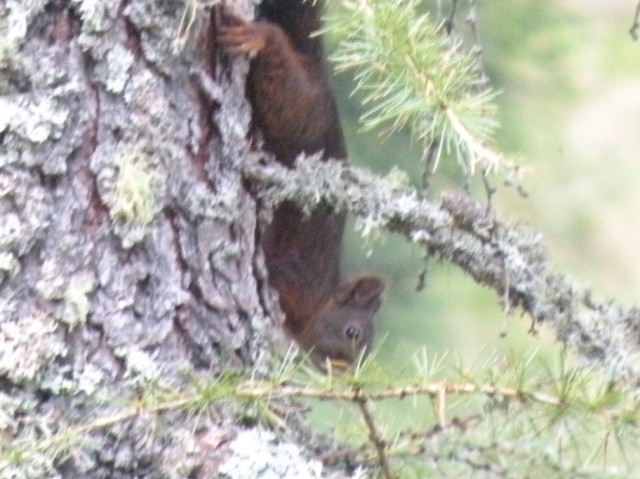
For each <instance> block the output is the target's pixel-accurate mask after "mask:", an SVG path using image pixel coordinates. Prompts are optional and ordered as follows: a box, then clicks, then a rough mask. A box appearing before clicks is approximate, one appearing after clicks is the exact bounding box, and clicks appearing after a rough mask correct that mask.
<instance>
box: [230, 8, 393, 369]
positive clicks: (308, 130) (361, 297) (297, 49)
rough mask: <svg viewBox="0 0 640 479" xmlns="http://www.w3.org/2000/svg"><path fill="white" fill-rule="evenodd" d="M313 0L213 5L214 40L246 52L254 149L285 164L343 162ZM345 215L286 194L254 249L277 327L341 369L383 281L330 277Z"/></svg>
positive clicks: (362, 341)
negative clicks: (276, 302) (243, 12)
mask: <svg viewBox="0 0 640 479" xmlns="http://www.w3.org/2000/svg"><path fill="white" fill-rule="evenodd" d="M321 9H322V5H321V2H319V1H315V2H312V1H311V0H307V1H305V0H265V2H263V5H262V6H261V11H260V14H261V15H260V16H261V21H254V22H251V21H245V20H243V19H241V18H240V17H238V16H237V15H234V14H232V13H230V12H229V11H228V10H227V9H226V8H223V10H222V14H221V20H222V21H221V25H220V26H219V27H218V28H219V31H218V42H219V44H220V45H222V47H223V48H224V49H225V50H226V51H228V52H230V53H235V54H248V55H249V57H250V58H251V64H250V68H249V73H248V78H247V97H248V99H249V102H250V103H251V106H252V109H253V117H252V123H253V125H254V127H255V128H257V129H259V130H260V132H261V133H262V137H263V139H264V148H265V149H266V150H267V151H269V152H271V153H273V154H274V156H275V157H276V159H277V160H278V161H279V162H281V163H283V164H284V165H286V166H288V167H293V166H294V161H295V159H296V158H297V157H298V156H299V155H301V154H303V153H304V154H313V153H317V152H320V151H321V152H322V158H323V159H325V160H326V159H329V158H331V159H337V160H340V161H346V156H347V151H346V146H345V142H344V137H343V133H342V128H341V127H340V120H339V117H338V110H337V107H336V104H335V100H334V97H333V93H332V91H331V87H330V83H329V79H328V75H327V73H326V70H325V65H324V57H323V49H322V42H321V39H320V38H319V37H318V36H310V35H311V34H312V33H313V32H315V31H316V30H318V29H319V28H320V14H321ZM345 220H346V213H344V212H338V211H334V210H333V209H332V208H330V207H329V206H327V205H325V204H320V205H319V206H318V207H317V208H316V209H315V210H314V211H313V212H312V213H311V214H310V215H305V214H304V213H303V212H302V211H301V210H300V208H298V207H297V206H296V205H295V204H294V203H292V202H289V201H286V202H284V203H282V204H280V205H279V206H278V207H277V208H276V209H275V211H274V215H273V220H272V222H271V224H270V225H269V227H268V228H267V230H266V232H265V235H264V238H263V241H262V246H263V250H264V253H265V257H266V263H267V269H268V272H269V282H270V285H271V286H272V287H274V288H275V289H276V290H277V291H278V294H279V299H280V306H281V308H282V310H283V312H284V313H285V316H286V319H285V323H284V327H285V329H286V331H287V332H288V333H289V334H290V335H291V336H292V337H293V338H294V339H295V340H296V342H297V343H298V344H299V345H300V347H301V348H302V349H304V350H305V351H307V352H308V353H309V354H310V357H311V359H312V360H313V362H314V363H315V364H316V365H317V366H319V367H323V366H324V364H325V362H326V361H327V360H330V361H332V362H333V363H334V365H337V366H340V367H342V366H348V365H350V364H352V363H353V362H355V361H356V360H357V359H358V357H359V356H360V355H363V354H366V353H367V351H368V350H370V349H371V344H372V341H373V337H374V327H373V316H374V315H375V313H376V312H377V310H378V308H379V307H380V295H381V293H382V291H383V289H384V282H383V281H382V280H381V279H380V278H378V277H375V276H364V277H360V278H357V279H355V280H352V281H347V282H344V283H341V282H340V252H341V248H342V234H343V231H344V227H345Z"/></svg>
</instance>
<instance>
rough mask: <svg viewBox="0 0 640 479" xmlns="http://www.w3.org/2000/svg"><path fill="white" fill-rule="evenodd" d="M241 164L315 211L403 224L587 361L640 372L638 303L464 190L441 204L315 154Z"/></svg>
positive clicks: (400, 228)
mask: <svg viewBox="0 0 640 479" xmlns="http://www.w3.org/2000/svg"><path fill="white" fill-rule="evenodd" d="M242 164H243V166H242V168H243V174H244V175H245V176H246V177H247V178H248V179H250V180H252V181H254V182H256V183H259V184H260V186H261V189H260V192H259V195H261V196H262V197H263V199H264V200H266V201H267V202H270V203H274V204H275V203H279V202H281V201H284V200H293V201H295V202H297V203H298V204H299V205H301V206H302V207H303V208H304V209H308V210H309V209H312V208H313V207H314V206H315V205H316V204H318V202H320V201H325V202H327V203H328V204H331V205H333V206H335V207H336V208H340V209H347V210H348V211H350V212H352V213H353V214H355V215H356V216H358V217H360V218H361V219H362V221H363V222H364V224H365V228H384V229H387V230H389V231H392V232H396V233H400V234H402V235H404V236H405V237H406V238H407V239H409V240H410V241H411V242H414V243H418V244H421V245H424V247H425V248H427V247H428V248H430V251H431V253H432V254H433V255H434V256H439V257H440V258H442V259H443V260H445V261H449V262H451V263H453V264H456V265H457V266H459V267H460V268H461V269H462V270H463V271H465V272H466V273H467V274H469V275H470V276H471V277H472V278H473V279H474V280H475V281H476V282H477V283H479V284H483V285H486V286H488V287H490V288H492V289H493V290H495V291H496V293H497V295H498V297H499V298H500V299H501V301H502V302H507V304H504V306H505V309H506V310H510V309H511V308H512V307H520V308H522V310H523V311H525V312H527V313H528V314H530V315H531V317H532V318H533V319H534V320H535V321H536V322H539V323H545V324H547V325H549V326H551V327H553V328H554V329H555V331H556V335H557V338H558V339H559V340H560V341H562V342H563V343H564V344H565V345H567V346H570V347H571V348H573V349H574V350H575V351H576V352H577V353H578V355H579V356H580V357H581V358H582V359H583V360H584V361H586V362H587V363H588V364H590V365H593V366H595V367H597V368H598V369H600V370H602V371H603V372H605V373H606V374H608V375H610V376H611V377H612V378H614V379H617V380H621V379H629V378H636V377H638V373H639V372H640V347H639V346H640V311H639V310H638V309H636V308H632V309H630V310H628V311H624V310H623V309H622V308H620V307H619V306H616V305H615V304H614V303H613V302H612V301H603V300H600V299H596V298H594V297H593V296H592V293H591V291H590V290H589V288H587V287H585V286H584V285H581V284H579V283H578V282H577V281H575V280H574V279H573V278H571V277H570V276H568V275H565V274H562V273H559V272H557V271H555V270H554V268H553V267H552V266H551V265H550V264H549V262H548V260H547V256H546V252H545V250H544V247H543V245H542V241H541V236H540V234H538V233H535V232H532V231H526V230H524V229H523V228H520V227H514V226H510V225H507V224H505V223H504V222H502V221H500V220H498V219H497V218H496V216H495V212H494V211H493V210H490V209H488V208H487V207H486V206H484V205H482V204H480V203H479V202H477V201H476V200H474V199H472V198H469V197H467V196H464V195H462V194H460V193H444V194H442V196H441V199H440V204H436V203H434V202H431V201H428V200H425V199H422V198H420V197H419V195H418V194H417V192H416V191H415V190H413V189H410V188H407V187H396V186H394V185H392V184H391V182H390V181H389V180H386V179H382V178H379V177H376V176H375V175H373V174H371V173H368V172H366V171H363V170H362V169H359V168H356V167H353V166H351V165H345V164H343V163H338V162H321V161H319V158H318V157H317V156H316V157H315V158H313V157H307V158H304V161H300V160H298V164H297V168H296V169H293V170H292V169H287V168H285V167H283V166H281V165H279V164H277V163H275V162H268V163H267V164H265V162H264V161H263V160H262V161H261V160H260V159H259V158H256V157H252V156H249V157H247V158H246V160H245V161H243V162H242Z"/></svg>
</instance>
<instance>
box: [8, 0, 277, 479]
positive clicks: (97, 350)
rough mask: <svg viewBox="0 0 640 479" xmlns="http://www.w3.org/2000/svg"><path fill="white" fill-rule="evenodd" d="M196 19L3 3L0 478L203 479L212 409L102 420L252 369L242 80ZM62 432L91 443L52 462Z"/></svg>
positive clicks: (264, 330)
mask: <svg viewBox="0 0 640 479" xmlns="http://www.w3.org/2000/svg"><path fill="white" fill-rule="evenodd" d="M197 5H199V4H197V3H195V2H186V3H182V2H164V1H160V0H124V1H121V2H94V1H88V0H86V1H85V0H52V1H45V0H34V1H31V2H22V1H19V0H15V1H14V0H9V2H8V3H7V4H6V7H1V9H2V11H1V12H0V15H2V16H3V21H4V23H5V27H6V31H7V32H8V35H7V37H6V39H4V40H3V42H4V44H3V45H2V53H1V55H2V56H1V58H0V68H2V70H1V78H2V83H1V85H0V88H1V89H2V97H1V98H0V138H1V140H2V147H1V150H0V215H1V218H2V219H1V221H0V411H1V412H0V436H1V437H2V438H3V440H2V442H3V444H2V445H1V446H0V477H109V478H118V477H122V478H131V477H211V475H212V474H214V471H215V470H216V467H217V466H216V464H217V462H216V461H218V462H219V461H220V458H219V457H218V456H217V455H216V448H215V447H209V448H208V449H207V447H205V446H206V444H210V443H211V441H208V442H207V441H202V440H201V438H202V437H206V436H207V434H208V432H207V431H208V428H209V427H213V424H215V425H216V428H219V429H220V430H224V431H225V434H224V435H225V437H227V435H228V434H231V433H232V432H233V430H234V428H235V426H234V425H233V423H232V420H231V417H230V414H228V412H225V410H224V408H222V409H221V410H220V411H217V413H216V414H212V415H211V417H210V418H209V419H207V420H203V419H202V418H197V419H196V418H194V417H191V416H188V415H186V414H178V413H174V414H166V415H162V416H158V415H145V414H132V415H126V414H125V415H124V416H123V417H124V418H123V420H121V421H117V420H116V421H111V420H109V419H106V418H109V417H111V416H110V414H116V415H117V414H119V412H118V411H121V408H123V407H126V406H127V405H128V404H129V401H133V400H134V399H135V398H136V397H137V396H139V395H140V394H143V393H144V392H146V389H145V388H146V387H147V385H148V384H149V383H150V382H153V381H155V382H162V384H164V385H179V384H184V382H185V378H187V377H188V376H189V375H193V374H196V375H197V374H204V375H215V374H217V373H219V372H220V371H221V370H222V369H247V368H253V369H254V370H258V371H263V372H264V371H266V370H267V366H266V365H267V364H268V359H269V353H268V351H269V347H268V345H269V338H270V337H271V334H272V333H271V332H272V330H273V329H274V327H273V324H272V320H271V319H270V318H271V316H272V315H273V310H272V304H273V303H272V298H271V297H270V295H269V293H268V290H267V288H266V287H265V282H264V278H265V271H264V266H263V260H262V256H261V253H260V251H259V249H256V240H255V238H256V226H257V208H256V202H255V201H254V199H253V198H252V197H251V196H250V195H249V193H248V192H247V190H246V189H245V187H244V186H243V183H242V178H241V169H240V168H239V167H238V165H233V163H234V162H237V161H239V159H240V158H241V155H240V154H239V153H240V152H239V150H238V149H239V148H240V147H241V145H242V142H235V143H234V141H233V140H234V138H236V137H238V138H244V136H245V135H246V132H247V126H248V121H249V110H248V106H247V104H246V101H245V99H244V75H245V73H246V70H247V65H246V63H244V64H243V63H242V62H241V61H238V62H234V63H233V64H232V65H231V64H229V65H226V68H225V69H224V71H220V70H219V69H217V67H216V64H217V58H216V56H215V49H214V42H213V38H212V33H213V32H212V28H211V21H212V16H211V10H210V9H205V8H195V7H197ZM244 7H245V9H246V10H249V9H250V7H251V2H250V1H247V2H245V3H244ZM181 19H182V23H181ZM101 421H104V422H105V423H109V424H110V426H109V427H100V424H101ZM83 424H84V425H87V427H86V428H82V427H80V428H79V429H78V425H83ZM91 425H93V426H95V427H91ZM74 428H75V429H74ZM151 428H153V430H154V432H153V434H151V433H150V429H151ZM66 430H69V431H70V433H69V436H72V435H73V434H75V435H77V434H78V433H79V432H82V431H84V432H85V433H86V435H87V436H88V435H89V433H90V439H91V441H90V443H82V444H80V443H77V439H78V438H77V437H76V438H71V437H69V438H68V440H67V441H66V442H68V443H73V445H69V444H66V446H65V447H62V445H58V446H56V444H53V446H54V447H51V446H52V444H51V442H52V441H53V442H55V441H57V440H59V439H60V438H61V437H62V438H64V437H65V436H64V431H66ZM71 431H75V433H73V434H72V433H71ZM55 438H57V439H55ZM48 439H50V440H51V441H50V442H49V443H47V440H48ZM62 442H65V441H64V440H63V441H62ZM203 444H204V445H203ZM56 451H57V453H56ZM15 454H19V455H24V459H25V460H14V459H16V457H17V456H15Z"/></svg>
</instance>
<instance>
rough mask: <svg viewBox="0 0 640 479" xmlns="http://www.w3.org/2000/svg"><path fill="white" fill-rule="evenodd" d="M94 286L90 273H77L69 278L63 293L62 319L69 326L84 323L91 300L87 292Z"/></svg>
mask: <svg viewBox="0 0 640 479" xmlns="http://www.w3.org/2000/svg"><path fill="white" fill-rule="evenodd" d="M94 288H95V281H94V280H93V276H91V275H77V276H74V277H73V278H71V280H70V281H69V284H68V286H67V290H66V291H65V293H64V304H65V307H64V312H63V314H62V320H63V321H64V322H65V323H67V324H68V325H69V326H71V327H75V326H79V325H81V324H84V322H85V321H86V319H87V315H88V314H89V309H90V307H91V302H90V301H89V297H88V294H89V293H90V292H91V291H93V290H94Z"/></svg>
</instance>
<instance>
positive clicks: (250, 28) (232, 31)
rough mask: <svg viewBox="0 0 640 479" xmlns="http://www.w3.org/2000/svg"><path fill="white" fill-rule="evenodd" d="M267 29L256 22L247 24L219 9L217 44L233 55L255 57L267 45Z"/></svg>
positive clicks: (240, 18) (236, 16) (238, 17)
mask: <svg viewBox="0 0 640 479" xmlns="http://www.w3.org/2000/svg"><path fill="white" fill-rule="evenodd" d="M268 29H269V27H268V26H267V25H265V24H261V23H258V22H248V21H246V20H244V19H243V18H242V17H240V16H238V15H235V14H233V13H230V12H229V11H228V10H227V9H225V8H223V9H221V14H220V24H219V25H218V33H217V38H216V40H217V43H218V45H220V46H221V47H222V48H224V50H225V51H227V52H228V53H231V54H233V55H240V54H248V55H249V56H250V57H251V58H253V57H255V56H256V55H257V54H258V53H259V52H260V51H262V50H264V48H265V46H266V44H267V37H268Z"/></svg>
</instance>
